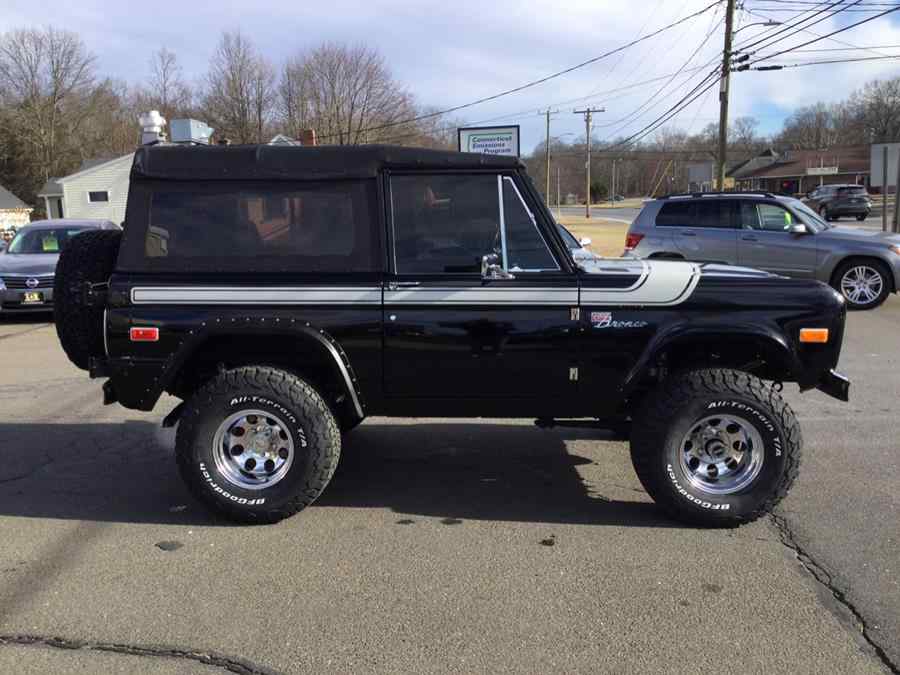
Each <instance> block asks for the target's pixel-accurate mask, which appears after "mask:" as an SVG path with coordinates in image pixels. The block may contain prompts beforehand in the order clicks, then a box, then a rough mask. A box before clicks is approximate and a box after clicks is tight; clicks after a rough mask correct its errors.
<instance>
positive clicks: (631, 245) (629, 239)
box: [625, 234, 644, 251]
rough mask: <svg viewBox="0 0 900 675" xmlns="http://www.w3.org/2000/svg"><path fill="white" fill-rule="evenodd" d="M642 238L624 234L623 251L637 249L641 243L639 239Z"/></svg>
mask: <svg viewBox="0 0 900 675" xmlns="http://www.w3.org/2000/svg"><path fill="white" fill-rule="evenodd" d="M643 238H644V235H642V234H626V235H625V250H626V251H631V250H633V249H635V248H637V245H638V244H640V243H641V239H643Z"/></svg>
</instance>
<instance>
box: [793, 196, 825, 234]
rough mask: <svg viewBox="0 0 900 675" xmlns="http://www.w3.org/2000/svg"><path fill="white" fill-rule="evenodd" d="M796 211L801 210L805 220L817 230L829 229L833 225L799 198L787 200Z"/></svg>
mask: <svg viewBox="0 0 900 675" xmlns="http://www.w3.org/2000/svg"><path fill="white" fill-rule="evenodd" d="M785 201H786V202H787V203H788V204H789V205H790V206H791V207H792V208H793V209H794V210H795V211H799V212H800V213H801V214H802V215H803V221H804V222H805V223H806V224H807V225H809V226H810V227H811V228H813V229H814V230H815V231H816V232H821V231H822V230H827V229H828V228H829V227H831V225H829V224H828V223H826V222H825V221H824V220H822V218H821V216H819V214H818V213H816V212H815V211H813V210H812V209H811V208H809V207H808V206H807V205H806V204H804V203H803V202H801V201H800V200H799V199H786V200H785Z"/></svg>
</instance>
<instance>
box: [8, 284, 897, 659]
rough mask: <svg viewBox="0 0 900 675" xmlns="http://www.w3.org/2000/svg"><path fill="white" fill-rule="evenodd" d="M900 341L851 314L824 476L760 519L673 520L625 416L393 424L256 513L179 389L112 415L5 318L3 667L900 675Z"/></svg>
mask: <svg viewBox="0 0 900 675" xmlns="http://www.w3.org/2000/svg"><path fill="white" fill-rule="evenodd" d="M898 330H900V298H896V297H893V298H891V299H890V300H889V301H888V303H887V304H886V305H885V306H884V307H883V308H881V309H879V310H877V311H874V312H867V313H856V314H853V315H851V316H850V319H849V326H848V331H847V336H846V339H845V348H844V353H843V356H842V359H841V368H842V370H844V371H845V372H846V373H847V374H848V375H849V376H850V377H851V378H852V380H853V389H852V402H851V403H850V404H843V403H840V402H838V401H834V400H833V399H829V398H828V397H826V396H825V395H824V394H821V393H819V392H811V393H807V394H803V395H802V396H801V395H800V394H799V393H798V392H797V391H796V387H793V386H790V385H789V386H788V387H787V388H786V394H787V397H788V399H789V401H790V402H791V404H792V405H793V406H794V407H795V408H796V410H797V412H798V414H799V416H800V418H801V424H802V427H803V432H804V436H805V440H806V454H805V460H804V465H803V467H802V469H801V476H800V479H799V481H798V483H797V485H796V486H795V488H794V491H793V492H792V494H791V495H790V496H789V497H788V498H787V500H786V501H785V502H784V504H783V507H782V508H781V509H779V511H778V515H777V517H776V518H772V519H765V520H762V521H759V522H757V523H754V524H752V525H750V526H746V527H743V528H740V529H737V530H717V531H708V530H698V529H692V528H688V527H685V526H682V525H680V524H678V523H674V522H671V521H669V520H667V519H665V518H663V517H662V516H661V515H660V514H659V513H658V511H657V510H656V509H655V507H654V506H653V505H652V503H651V502H650V500H649V499H648V498H647V496H646V495H645V494H644V493H643V491H642V490H641V488H640V485H639V483H638V481H637V479H636V477H635V475H634V472H633V471H632V469H631V466H630V462H629V459H628V452H627V446H626V444H624V443H622V442H618V441H613V440H610V439H609V437H607V436H606V435H604V433H602V432H597V431H590V430H571V429H568V430H567V429H554V430H541V429H537V428H535V427H534V426H533V425H532V424H531V422H530V421H528V420H493V421H483V422H479V421H476V420H437V419H421V420H397V419H384V418H377V419H371V420H367V421H366V422H365V423H364V424H363V425H362V426H361V427H360V428H359V429H357V430H356V431H354V432H352V433H351V434H349V435H348V436H347V437H346V438H345V443H344V449H343V456H342V459H341V465H340V467H339V469H338V471H337V474H336V475H335V477H334V480H333V481H332V484H331V485H330V486H329V488H328V490H327V491H326V493H325V494H324V495H323V497H322V498H321V500H320V501H319V502H318V503H316V504H315V505H314V506H312V507H311V508H309V509H307V510H306V511H304V512H303V513H301V514H299V515H298V516H296V517H294V518H290V519H288V520H286V521H284V522H282V523H280V524H278V525H273V526H265V527H243V526H235V525H231V524H229V523H227V522H224V521H222V520H220V519H218V518H216V517H213V516H211V515H210V514H209V513H208V512H207V511H206V510H205V509H204V508H203V507H202V506H200V505H199V504H197V503H196V502H194V501H193V500H192V499H191V498H190V497H189V496H188V494H187V493H186V490H185V489H184V488H183V487H182V485H181V482H180V480H179V479H178V476H177V473H176V470H175V464H174V460H173V457H172V433H171V432H170V431H162V430H161V429H160V428H159V422H160V420H161V418H162V416H163V415H164V414H165V413H167V412H168V410H169V409H170V408H171V407H172V406H173V405H174V403H175V401H173V400H171V399H167V400H165V401H163V402H162V403H161V404H160V406H159V407H158V409H157V411H155V412H154V413H139V412H135V411H129V410H125V409H122V408H120V407H117V406H109V407H104V406H103V405H102V404H101V401H100V387H99V383H98V382H96V381H93V382H92V381H90V380H88V379H87V377H86V375H85V374H84V373H82V372H80V371H77V370H76V369H75V368H74V367H73V366H71V365H69V364H68V362H67V361H66V359H65V356H64V355H63V354H62V352H61V350H60V348H59V346H58V344H57V341H56V337H55V333H54V329H53V326H52V325H49V324H42V323H37V322H32V321H25V320H18V321H14V322H3V321H0V352H2V366H0V410H2V412H3V418H2V420H3V421H2V422H0V432H2V435H0V437H2V438H3V453H2V457H3V462H0V486H2V490H0V533H2V541H3V545H2V547H0V672H16V673H19V672H25V673H43V672H54V673H56V672H136V671H141V672H153V673H186V672H192V673H193V672H216V671H218V672H222V671H225V672H239V673H264V672H288V673H300V672H309V671H321V672H417V673H429V672H466V673H470V672H547V671H571V672H597V671H605V672H612V671H614V672H634V673H637V672H640V673H646V672H660V673H661V672H666V673H669V672H685V673H687V672H691V673H694V672H715V671H727V672H748V671H752V672H785V673H787V672H790V673H821V672H841V673H884V672H890V669H891V668H893V671H894V672H896V670H897V664H898V663H900V624H898V617H900V589H898V585H897V583H898V582H897V580H898V579H900V555H898V553H900V551H898V541H900V525H898V523H900V518H898V497H897V493H895V492H894V491H893V489H895V488H896V486H897V485H898V484H900V459H898V453H897V452H896V450H897V442H896V412H895V409H896V404H897V400H898V393H900V391H898V389H900V378H898V375H897V367H898V363H897V361H898V357H897V354H896V349H897V345H898V342H897V334H898ZM891 664H893V665H891Z"/></svg>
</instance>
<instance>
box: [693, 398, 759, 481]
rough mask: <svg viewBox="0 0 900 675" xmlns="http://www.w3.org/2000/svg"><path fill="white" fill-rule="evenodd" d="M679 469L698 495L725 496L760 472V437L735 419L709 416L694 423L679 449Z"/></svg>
mask: <svg viewBox="0 0 900 675" xmlns="http://www.w3.org/2000/svg"><path fill="white" fill-rule="evenodd" d="M679 455H680V459H681V469H682V471H684V475H685V476H686V477H687V479H688V481H689V482H690V484H691V485H692V486H693V487H694V488H696V489H697V490H699V491H701V492H705V493H708V494H713V495H727V494H733V493H735V492H740V491H741V490H743V489H745V488H746V487H747V486H748V485H750V484H751V483H752V482H753V481H754V480H756V477H757V476H759V472H760V471H761V470H762V466H763V461H764V459H765V448H764V446H763V440H762V436H760V434H759V432H758V431H757V430H756V427H754V426H753V425H752V424H751V423H750V422H748V421H747V420H745V419H743V418H741V417H738V416H737V415H711V416H709V417H704V418H703V419H701V420H699V421H698V422H695V423H694V424H693V425H692V426H691V429H690V431H688V433H687V434H685V436H684V438H683V439H682V441H681V447H680V448H679Z"/></svg>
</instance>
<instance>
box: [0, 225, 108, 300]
mask: <svg viewBox="0 0 900 675" xmlns="http://www.w3.org/2000/svg"><path fill="white" fill-rule="evenodd" d="M103 229H109V230H113V229H115V230H118V229H119V226H118V225H114V224H113V223H111V222H109V221H106V220H71V219H68V220H62V219H60V220H36V221H34V222H33V223H30V224H28V225H25V226H24V227H21V228H19V230H18V232H17V233H16V236H15V237H13V239H12V241H11V242H10V243H9V246H8V247H6V251H4V252H3V253H2V255H0V314H2V313H6V312H49V311H52V310H53V275H54V272H55V271H56V261H57V260H58V259H59V253H60V251H62V250H63V249H64V248H65V247H66V245H67V244H68V242H69V240H70V239H71V238H72V237H74V236H75V235H77V234H80V233H81V232H84V231H85V230H103Z"/></svg>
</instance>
